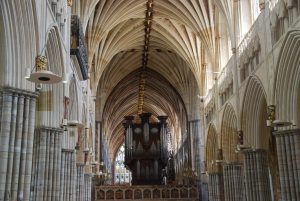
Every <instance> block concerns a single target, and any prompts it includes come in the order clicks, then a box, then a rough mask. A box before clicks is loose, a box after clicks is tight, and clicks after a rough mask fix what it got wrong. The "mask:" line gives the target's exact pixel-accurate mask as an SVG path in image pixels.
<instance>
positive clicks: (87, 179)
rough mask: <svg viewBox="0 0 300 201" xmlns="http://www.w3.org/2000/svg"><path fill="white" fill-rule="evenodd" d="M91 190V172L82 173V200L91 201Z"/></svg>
mask: <svg viewBox="0 0 300 201" xmlns="http://www.w3.org/2000/svg"><path fill="white" fill-rule="evenodd" d="M91 192H92V174H91V173H85V174H84V201H91Z"/></svg>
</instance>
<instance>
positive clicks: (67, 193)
mask: <svg viewBox="0 0 300 201" xmlns="http://www.w3.org/2000/svg"><path fill="white" fill-rule="evenodd" d="M61 161H62V167H61V186H62V188H61V190H60V200H63V201H73V200H75V198H76V197H75V196H76V175H77V174H76V164H75V153H74V150H73V149H62V155H61Z"/></svg>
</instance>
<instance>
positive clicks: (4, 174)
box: [0, 87, 38, 201]
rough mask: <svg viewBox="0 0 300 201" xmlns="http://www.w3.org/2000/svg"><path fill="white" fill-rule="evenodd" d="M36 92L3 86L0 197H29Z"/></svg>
mask: <svg viewBox="0 0 300 201" xmlns="http://www.w3.org/2000/svg"><path fill="white" fill-rule="evenodd" d="M37 95H38V94H37V93H34V92H29V91H24V90H20V89H14V88H9V87H4V88H0V200H1V201H2V200H24V201H25V200H26V201H28V200H29V191H30V178H31V167H32V147H33V135H34V122H35V108H36V97H37Z"/></svg>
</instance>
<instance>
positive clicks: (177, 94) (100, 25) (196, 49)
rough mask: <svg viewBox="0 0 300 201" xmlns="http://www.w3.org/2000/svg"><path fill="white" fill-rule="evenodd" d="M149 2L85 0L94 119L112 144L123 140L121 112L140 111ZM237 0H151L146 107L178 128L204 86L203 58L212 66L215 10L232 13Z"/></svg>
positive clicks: (82, 10) (83, 10) (82, 4)
mask: <svg viewBox="0 0 300 201" xmlns="http://www.w3.org/2000/svg"><path fill="white" fill-rule="evenodd" d="M147 2H148V0H124V1H123V0H122V1H121V0H90V1H86V0H80V18H81V21H82V24H83V29H84V31H85V33H86V34H85V35H86V41H87V44H88V61H89V72H90V80H91V85H92V90H93V93H94V94H95V95H96V96H97V101H96V109H97V111H96V113H97V119H98V120H101V121H102V122H103V123H104V130H105V134H106V137H107V139H108V140H109V142H110V143H111V144H112V145H113V146H114V147H118V146H119V144H120V143H121V142H122V138H123V135H122V127H121V122H122V119H123V117H124V116H125V115H129V114H131V115H132V114H136V112H137V101H138V85H139V80H138V78H139V73H138V72H139V69H140V68H141V66H142V55H143V50H144V41H145V30H144V29H145V14H146V10H147ZM232 2H233V1H232V0H228V1H223V0H211V1H210V0H153V18H152V20H151V23H152V24H151V34H150V41H149V48H148V55H149V56H148V62H147V69H148V71H147V72H148V76H147V81H146V94H145V105H144V111H147V112H152V113H154V114H157V115H163V114H165V115H168V116H170V124H171V125H172V128H173V129H178V128H179V127H180V126H181V125H179V126H178V125H176V124H178V123H180V122H182V121H183V119H184V118H183V117H182V116H184V115H187V118H189V117H190V116H192V115H195V113H197V109H198V108H195V105H196V103H197V101H198V99H197V95H199V94H200V95H202V94H203V89H204V87H205V86H204V85H205V73H206V72H205V70H204V69H203V68H202V64H203V63H207V62H208V60H209V61H210V63H211V64H212V67H213V68H214V65H213V63H214V61H215V60H214V57H215V56H214V55H215V33H214V31H215V28H214V12H215V9H216V8H217V9H219V10H220V12H222V13H223V14H224V16H226V18H227V17H228V18H230V17H231V12H232V11H231V10H232V9H231V8H232V5H233V4H232ZM213 70H214V69H213ZM216 71H217V70H216ZM149 72H151V73H153V74H149ZM156 76H157V77H156ZM152 82H154V83H152ZM183 108H186V109H183ZM183 111H184V112H183ZM183 113H185V114H183ZM185 118H186V117H185ZM184 120H186V119H184ZM113 149H114V150H116V149H117V148H113ZM111 151H113V150H111Z"/></svg>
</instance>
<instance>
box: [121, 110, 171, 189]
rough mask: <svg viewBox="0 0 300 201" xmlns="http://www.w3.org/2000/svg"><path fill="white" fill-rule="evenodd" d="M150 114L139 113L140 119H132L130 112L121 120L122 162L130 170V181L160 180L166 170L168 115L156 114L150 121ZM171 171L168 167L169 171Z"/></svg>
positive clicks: (139, 182)
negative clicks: (155, 119) (123, 137)
mask: <svg viewBox="0 0 300 201" xmlns="http://www.w3.org/2000/svg"><path fill="white" fill-rule="evenodd" d="M151 116H152V115H151V113H142V114H140V115H139V118H140V121H139V122H140V123H135V122H134V121H133V120H134V117H133V116H126V117H125V122H124V124H123V125H124V128H125V164H126V166H127V167H128V168H129V169H130V170H131V172H132V184H133V185H146V184H148V185H149V184H162V182H163V177H164V176H166V175H164V174H166V173H167V169H166V168H167V165H168V159H169V152H168V128H167V122H166V120H167V118H168V117H167V116H158V117H157V118H158V120H159V121H158V122H150V119H151ZM163 170H164V171H163ZM171 171H172V168H171V167H169V169H168V172H169V174H171Z"/></svg>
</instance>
